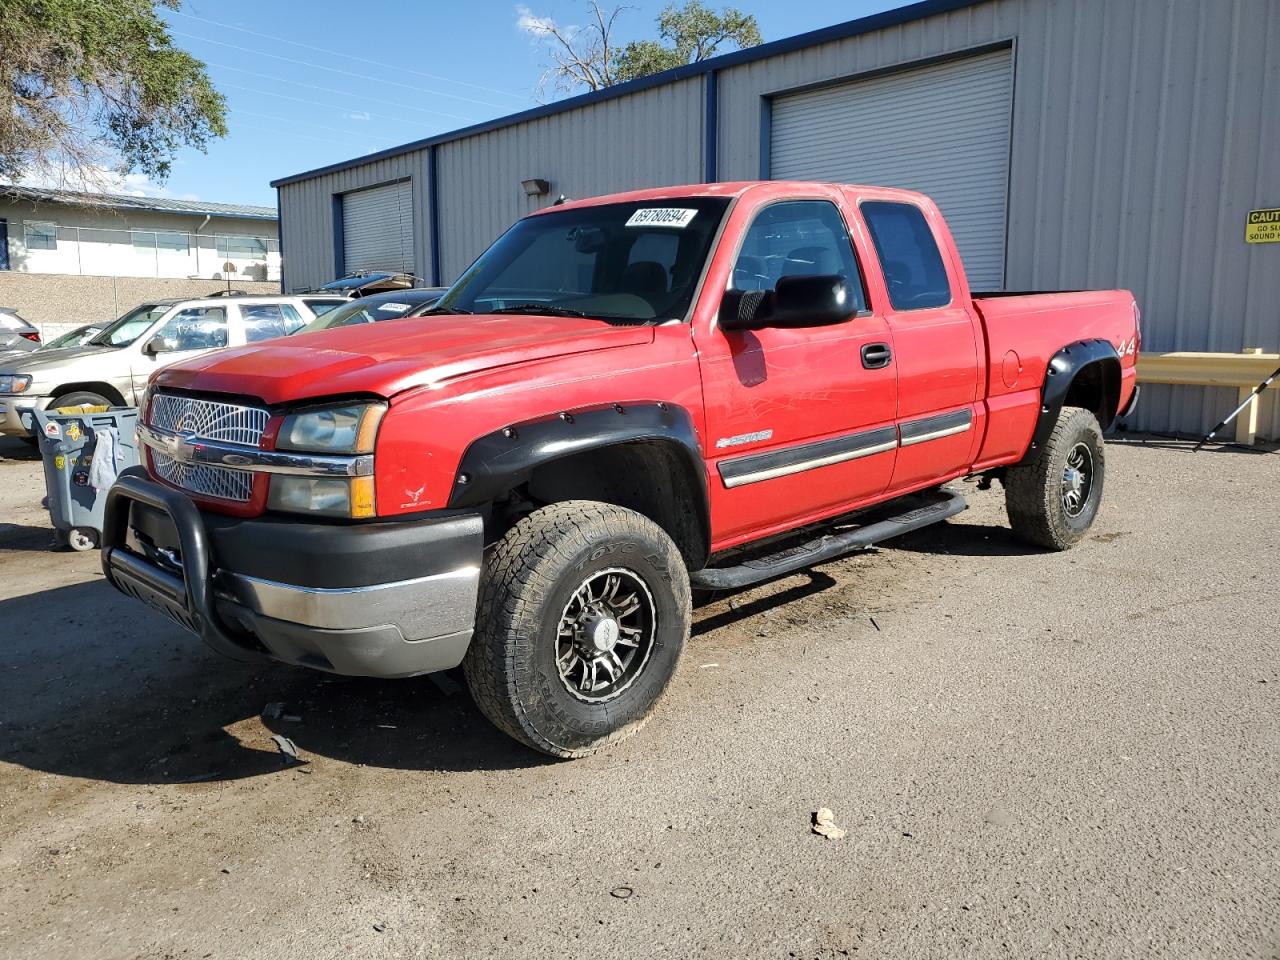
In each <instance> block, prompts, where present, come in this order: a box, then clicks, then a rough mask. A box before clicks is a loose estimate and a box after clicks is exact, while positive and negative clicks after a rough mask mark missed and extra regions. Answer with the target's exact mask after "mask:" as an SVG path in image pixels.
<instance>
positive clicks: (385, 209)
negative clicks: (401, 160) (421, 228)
mask: <svg viewBox="0 0 1280 960" xmlns="http://www.w3.org/2000/svg"><path fill="white" fill-rule="evenodd" d="M342 258H343V260H342V263H343V266H344V267H345V269H346V271H347V272H348V273H354V272H355V271H357V270H389V271H391V272H393V273H413V272H414V271H413V265H414V264H413V185H412V183H411V182H410V181H408V180H402V181H400V182H399V183H389V184H387V185H386V186H382V187H372V188H370V189H368V190H357V191H355V192H354V193H345V194H343V195H342Z"/></svg>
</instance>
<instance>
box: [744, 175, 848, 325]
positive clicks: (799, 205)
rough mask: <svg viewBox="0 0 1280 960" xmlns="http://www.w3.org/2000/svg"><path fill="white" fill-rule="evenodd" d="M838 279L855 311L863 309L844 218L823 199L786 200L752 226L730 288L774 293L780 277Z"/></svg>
mask: <svg viewBox="0 0 1280 960" xmlns="http://www.w3.org/2000/svg"><path fill="white" fill-rule="evenodd" d="M831 275H835V276H839V277H843V278H844V280H845V282H846V283H848V285H849V290H850V292H851V293H852V294H853V298H854V304H855V306H856V308H857V309H858V310H865V309H866V306H867V300H866V295H865V293H864V292H863V289H862V274H861V273H860V272H859V271H858V261H857V260H856V259H855V258H854V255H853V245H852V244H851V243H850V242H849V231H848V230H847V229H845V223H844V217H842V216H841V214H840V210H839V209H838V208H837V207H836V205H835V204H833V203H829V202H828V201H826V200H790V201H787V202H785V203H775V204H773V205H771V206H768V207H765V208H764V209H763V210H761V211H760V212H759V213H758V214H756V218H755V220H754V221H752V223H751V227H750V228H749V229H748V230H747V235H746V237H744V238H743V241H742V249H741V250H739V251H738V259H737V260H736V261H735V262H734V265H733V277H732V279H731V280H730V286H731V288H732V289H734V290H742V291H747V290H773V289H774V288H775V287H776V286H777V284H778V281H779V280H780V279H781V278H783V277H815V276H831Z"/></svg>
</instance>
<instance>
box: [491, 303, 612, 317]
mask: <svg viewBox="0 0 1280 960" xmlns="http://www.w3.org/2000/svg"><path fill="white" fill-rule="evenodd" d="M489 312H490V313H542V314H546V315H547V316H551V317H582V318H583V319H585V320H598V319H600V318H599V317H593V316H592V315H591V314H589V313H583V312H582V311H581V310H571V309H570V308H569V307H557V306H553V305H552V304H549V303H517V304H515V305H514V306H510V307H503V308H502V309H501V310H490V311H489Z"/></svg>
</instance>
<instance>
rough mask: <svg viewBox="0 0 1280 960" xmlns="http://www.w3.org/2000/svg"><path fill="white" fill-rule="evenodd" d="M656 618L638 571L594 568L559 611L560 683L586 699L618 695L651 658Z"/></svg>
mask: <svg viewBox="0 0 1280 960" xmlns="http://www.w3.org/2000/svg"><path fill="white" fill-rule="evenodd" d="M657 623H658V617H657V608H656V606H655V605H654V602H653V594H652V593H650V592H649V587H648V586H647V585H646V584H645V582H644V579H643V578H642V577H640V575H639V574H637V573H635V572H634V571H632V570H627V569H626V568H624V567H610V568H609V569H607V570H599V571H596V572H595V573H592V574H591V575H589V576H588V577H587V578H586V579H585V580H583V581H582V583H580V584H579V585H578V588H577V589H576V590H574V592H573V595H572V596H570V597H569V602H568V603H566V604H565V606H564V610H563V611H561V614H560V621H559V623H558V625H557V628H556V669H557V671H558V673H559V675H560V682H561V683H562V684H563V685H564V688H565V689H566V690H567V691H568V692H569V693H570V694H571V695H573V696H574V697H576V698H577V699H579V700H584V701H586V702H588V703H602V702H604V701H606V700H613V699H615V698H616V697H618V696H620V695H621V694H622V693H623V691H625V690H626V689H627V688H628V687H630V686H631V684H632V683H634V682H635V679H636V677H638V676H639V675H640V674H641V673H642V672H643V671H644V668H645V665H646V664H647V663H648V662H649V657H650V655H651V654H652V653H653V641H654V635H655V631H656V628H657Z"/></svg>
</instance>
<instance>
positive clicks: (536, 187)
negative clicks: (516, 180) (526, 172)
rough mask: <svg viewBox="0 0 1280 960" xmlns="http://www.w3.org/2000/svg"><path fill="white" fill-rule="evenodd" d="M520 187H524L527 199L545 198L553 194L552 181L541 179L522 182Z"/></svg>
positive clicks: (536, 178)
mask: <svg viewBox="0 0 1280 960" xmlns="http://www.w3.org/2000/svg"><path fill="white" fill-rule="evenodd" d="M520 186H522V187H524V195H525V196H526V197H545V196H546V195H547V194H548V193H550V192H551V181H550V180H543V179H542V178H541V177H531V178H530V179H528V180H521V181H520Z"/></svg>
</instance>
